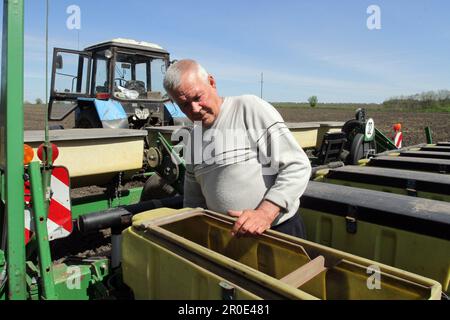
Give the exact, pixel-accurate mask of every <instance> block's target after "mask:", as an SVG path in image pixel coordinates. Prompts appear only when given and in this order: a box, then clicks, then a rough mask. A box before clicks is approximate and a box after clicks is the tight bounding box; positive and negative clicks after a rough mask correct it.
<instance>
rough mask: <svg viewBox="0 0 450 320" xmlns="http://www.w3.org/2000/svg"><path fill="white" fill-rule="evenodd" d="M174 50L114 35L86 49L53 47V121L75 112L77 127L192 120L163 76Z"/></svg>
mask: <svg viewBox="0 0 450 320" xmlns="http://www.w3.org/2000/svg"><path fill="white" fill-rule="evenodd" d="M169 65H170V55H169V52H167V51H166V50H164V49H163V48H162V47H160V46H159V45H156V44H153V43H149V42H142V41H140V42H138V41H135V40H130V39H121V38H118V39H113V40H111V41H106V42H102V43H98V44H95V45H92V46H90V47H87V48H86V49H84V51H76V50H71V49H62V48H55V49H54V51H53V65H52V82H51V94H50V106H49V120H50V121H62V120H64V119H65V118H67V117H68V116H69V115H70V114H71V113H72V112H75V127H76V128H130V129H143V128H146V127H150V126H170V125H177V124H185V123H187V122H188V120H187V118H186V117H185V115H184V114H183V113H182V112H181V110H180V109H179V107H178V106H177V105H175V104H172V103H171V102H170V99H169V97H168V95H167V94H166V92H165V91H164V88H163V79H164V74H165V71H166V69H167V67H168V66H169Z"/></svg>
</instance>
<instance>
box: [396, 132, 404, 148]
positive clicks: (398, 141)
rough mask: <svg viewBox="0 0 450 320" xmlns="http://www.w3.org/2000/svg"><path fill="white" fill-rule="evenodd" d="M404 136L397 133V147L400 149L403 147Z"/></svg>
mask: <svg viewBox="0 0 450 320" xmlns="http://www.w3.org/2000/svg"><path fill="white" fill-rule="evenodd" d="M402 141H403V134H402V133H401V132H397V133H396V134H395V138H394V144H395V146H396V147H397V148H398V149H400V148H401V147H402Z"/></svg>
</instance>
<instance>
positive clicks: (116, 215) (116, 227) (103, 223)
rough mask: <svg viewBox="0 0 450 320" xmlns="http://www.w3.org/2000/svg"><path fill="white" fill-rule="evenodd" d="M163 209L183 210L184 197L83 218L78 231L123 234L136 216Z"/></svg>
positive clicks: (124, 207) (126, 207)
mask: <svg viewBox="0 0 450 320" xmlns="http://www.w3.org/2000/svg"><path fill="white" fill-rule="evenodd" d="M163 207H166V208H173V209H181V208H182V207H183V196H176V197H171V198H165V199H161V200H155V199H154V200H149V201H145V202H140V203H137V204H133V205H129V206H123V207H118V208H112V209H108V210H104V211H99V212H95V213H91V214H89V215H86V216H81V217H79V218H78V221H77V225H78V230H79V231H80V232H81V233H88V232H92V231H98V230H103V229H108V228H111V230H112V231H113V233H114V232H121V231H122V230H123V229H125V228H127V227H129V226H130V225H131V222H132V218H133V216H134V215H135V214H138V213H141V212H144V211H148V210H152V209H157V208H163Z"/></svg>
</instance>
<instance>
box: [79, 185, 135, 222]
mask: <svg viewBox="0 0 450 320" xmlns="http://www.w3.org/2000/svg"><path fill="white" fill-rule="evenodd" d="M121 193H122V195H121V198H120V205H130V204H136V203H138V202H139V199H140V197H141V193H142V188H133V189H129V190H125V191H122V192H121ZM111 202H112V205H110V204H111ZM118 206H119V201H118V199H113V200H112V201H111V199H110V197H108V196H107V195H98V196H88V197H83V198H78V199H72V219H78V218H79V217H80V216H84V215H87V214H90V213H94V212H98V211H103V210H106V209H110V208H115V207H118Z"/></svg>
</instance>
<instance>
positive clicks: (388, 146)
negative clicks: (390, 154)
mask: <svg viewBox="0 0 450 320" xmlns="http://www.w3.org/2000/svg"><path fill="white" fill-rule="evenodd" d="M375 143H376V145H377V152H384V151H389V150H395V149H397V147H396V146H395V144H394V143H393V142H392V140H391V139H389V138H388V137H386V136H385V135H384V134H383V133H382V132H381V131H380V130H378V129H377V128H375Z"/></svg>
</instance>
